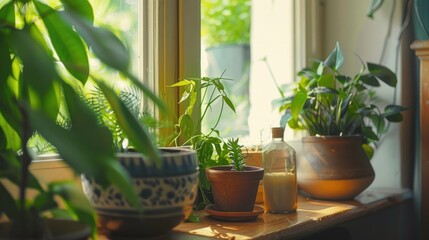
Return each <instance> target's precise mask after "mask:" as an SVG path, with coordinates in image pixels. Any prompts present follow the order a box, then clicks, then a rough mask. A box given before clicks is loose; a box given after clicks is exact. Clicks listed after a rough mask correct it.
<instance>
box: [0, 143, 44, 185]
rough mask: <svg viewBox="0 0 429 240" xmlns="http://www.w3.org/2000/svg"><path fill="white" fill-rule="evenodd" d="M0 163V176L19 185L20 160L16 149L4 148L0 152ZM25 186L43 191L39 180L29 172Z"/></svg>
mask: <svg viewBox="0 0 429 240" xmlns="http://www.w3.org/2000/svg"><path fill="white" fill-rule="evenodd" d="M0 163H1V164H0V166H1V168H0V178H7V179H9V180H10V181H11V182H12V183H14V184H15V185H17V186H19V184H20V182H21V178H20V177H21V164H20V163H21V161H20V159H18V156H17V153H16V151H13V150H5V151H2V152H0ZM27 186H28V187H29V188H33V189H35V190H37V191H39V192H43V191H44V190H43V188H42V186H41V185H40V184H39V181H38V180H37V179H36V178H35V177H34V176H33V174H31V173H29V177H28V184H27Z"/></svg>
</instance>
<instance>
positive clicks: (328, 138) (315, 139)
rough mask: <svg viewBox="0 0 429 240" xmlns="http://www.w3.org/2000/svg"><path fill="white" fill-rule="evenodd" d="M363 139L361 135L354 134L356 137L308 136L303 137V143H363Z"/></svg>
mask: <svg viewBox="0 0 429 240" xmlns="http://www.w3.org/2000/svg"><path fill="white" fill-rule="evenodd" d="M362 140H363V137H362V135H360V134H354V135H345V136H339V135H321V136H306V137H302V142H303V143H311V142H320V141H325V142H330V141H333V142H337V141H359V142H362Z"/></svg>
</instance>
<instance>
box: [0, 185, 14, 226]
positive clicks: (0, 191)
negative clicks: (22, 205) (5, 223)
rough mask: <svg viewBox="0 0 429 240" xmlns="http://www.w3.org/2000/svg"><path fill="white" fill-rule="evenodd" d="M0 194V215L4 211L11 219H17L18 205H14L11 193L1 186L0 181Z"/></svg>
mask: <svg viewBox="0 0 429 240" xmlns="http://www.w3.org/2000/svg"><path fill="white" fill-rule="evenodd" d="M0 196H1V197H0V215H1V213H4V214H6V216H7V217H8V218H9V219H11V220H15V219H17V217H18V206H17V205H16V203H15V200H14V199H13V197H12V195H11V194H10V193H9V191H7V189H6V188H5V187H4V186H3V183H2V182H0Z"/></svg>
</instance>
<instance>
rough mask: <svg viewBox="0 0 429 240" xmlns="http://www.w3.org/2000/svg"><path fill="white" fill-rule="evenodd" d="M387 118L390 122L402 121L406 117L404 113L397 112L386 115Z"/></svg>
mask: <svg viewBox="0 0 429 240" xmlns="http://www.w3.org/2000/svg"><path fill="white" fill-rule="evenodd" d="M386 119H387V120H389V122H401V121H402V120H403V119H404V118H403V117H402V114H400V113H397V114H395V115H390V116H388V117H386Z"/></svg>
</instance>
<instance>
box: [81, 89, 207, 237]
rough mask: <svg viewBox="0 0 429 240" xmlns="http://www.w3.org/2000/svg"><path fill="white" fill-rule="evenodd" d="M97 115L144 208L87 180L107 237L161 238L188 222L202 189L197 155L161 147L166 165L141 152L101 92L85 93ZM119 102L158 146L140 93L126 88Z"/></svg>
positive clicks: (116, 191) (114, 190) (114, 189)
mask: <svg viewBox="0 0 429 240" xmlns="http://www.w3.org/2000/svg"><path fill="white" fill-rule="evenodd" d="M83 95H84V99H85V101H86V102H87V104H88V106H89V107H90V108H91V109H93V110H94V112H95V113H96V116H97V119H98V121H99V124H100V125H103V126H106V127H107V128H108V129H109V130H110V132H111V133H112V136H113V145H114V146H113V148H114V149H115V152H116V158H117V160H118V162H119V163H120V164H121V165H122V167H123V168H124V169H125V171H126V172H127V173H128V174H129V175H130V177H131V180H132V183H131V185H132V187H133V190H134V191H135V192H136V193H138V196H139V202H140V204H141V206H142V209H139V208H137V207H136V206H133V205H131V204H130V203H129V202H127V201H126V197H125V196H124V195H123V194H122V193H121V191H120V190H119V189H118V188H117V187H115V186H113V185H110V186H108V187H107V188H106V187H104V188H103V186H102V184H101V183H100V182H98V181H97V180H96V179H94V178H93V177H91V176H88V175H83V177H82V186H83V191H84V193H85V195H86V197H87V198H88V199H89V201H90V203H91V204H92V206H93V207H94V208H95V209H96V212H97V216H98V221H99V223H100V227H101V228H102V229H103V231H104V232H105V233H107V234H108V235H112V236H120V237H138V238H145V237H158V236H161V235H165V234H168V232H169V231H170V230H171V229H172V228H174V227H175V226H177V225H178V224H179V223H181V222H183V221H184V220H185V219H186V218H187V217H188V216H189V215H190V214H191V212H192V207H193V204H194V202H195V198H196V196H197V189H198V175H199V174H198V162H197V154H196V152H195V151H194V150H191V149H185V148H175V147H159V148H158V149H159V150H160V152H161V159H162V162H161V163H162V164H161V165H157V164H156V163H155V162H154V161H153V160H152V159H151V158H150V157H147V156H145V155H142V154H141V153H139V152H136V151H135V150H136V147H135V146H134V142H133V141H129V140H131V139H130V137H129V135H128V133H127V132H125V131H124V129H123V128H122V127H121V125H120V124H119V122H120V119H118V116H117V115H116V114H115V113H114V110H113V109H112V107H111V105H109V102H108V100H107V99H106V97H105V96H104V95H103V94H102V91H101V90H100V89H98V88H95V89H93V90H90V91H89V92H88V93H87V94H83ZM119 99H120V100H121V101H122V102H124V104H125V105H126V108H127V109H129V110H130V113H131V114H132V115H133V116H135V118H136V119H137V121H138V122H139V123H142V125H143V126H144V127H145V129H146V130H147V131H148V132H149V133H150V136H151V137H152V138H151V139H150V141H151V142H153V144H154V145H156V142H157V138H156V129H157V128H158V123H157V120H156V119H154V118H153V117H152V116H151V114H150V113H147V112H143V113H142V112H141V110H140V105H141V95H140V94H139V92H138V91H136V89H135V88H131V89H122V90H121V91H120V93H119Z"/></svg>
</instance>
